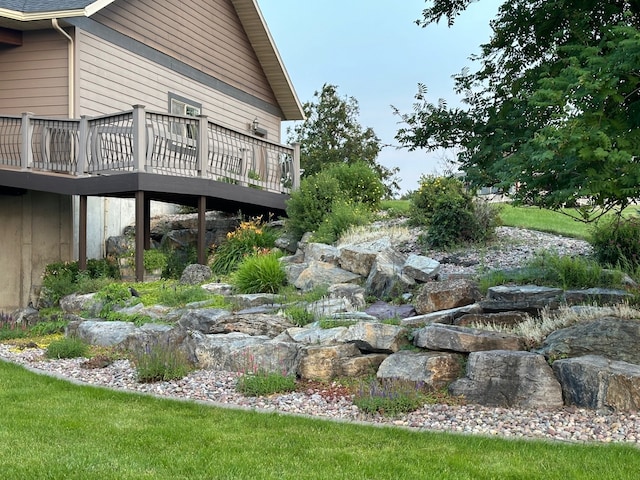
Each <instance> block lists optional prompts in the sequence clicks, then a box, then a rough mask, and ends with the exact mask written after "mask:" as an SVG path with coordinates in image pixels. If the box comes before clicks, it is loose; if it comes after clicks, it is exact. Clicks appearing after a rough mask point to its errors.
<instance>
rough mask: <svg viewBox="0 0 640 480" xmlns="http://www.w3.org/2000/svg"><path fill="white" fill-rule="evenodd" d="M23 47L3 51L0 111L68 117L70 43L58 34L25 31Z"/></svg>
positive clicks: (1, 55) (0, 67) (9, 113)
mask: <svg viewBox="0 0 640 480" xmlns="http://www.w3.org/2000/svg"><path fill="white" fill-rule="evenodd" d="M23 42H24V43H23V45H22V46H20V47H14V48H6V49H0V112H1V113H2V114H4V115H18V114H20V113H22V112H27V111H29V112H33V113H35V114H37V115H46V116H61V117H66V116H67V114H68V103H67V102H68V69H67V58H68V49H67V41H66V40H65V39H64V38H63V37H62V36H61V35H60V34H59V33H57V32H54V31H52V30H49V31H33V32H24V35H23Z"/></svg>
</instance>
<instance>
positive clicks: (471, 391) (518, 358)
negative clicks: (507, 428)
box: [449, 350, 563, 408]
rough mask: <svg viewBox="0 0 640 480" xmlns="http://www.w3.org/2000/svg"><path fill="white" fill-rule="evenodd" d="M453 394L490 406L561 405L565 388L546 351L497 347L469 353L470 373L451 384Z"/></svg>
mask: <svg viewBox="0 0 640 480" xmlns="http://www.w3.org/2000/svg"><path fill="white" fill-rule="evenodd" d="M449 392H450V393H451V394H452V395H455V396H459V395H462V396H463V397H464V398H465V400H466V401H468V402H470V403H477V404H480V405H485V406H489V407H519V408H557V407H561V406H562V405H563V401H562V388H561V386H560V383H559V382H558V380H557V379H556V377H555V376H554V375H553V371H552V370H551V367H550V366H549V365H548V364H547V362H546V360H545V358H544V357H543V356H542V355H537V354H535V353H531V352H513V351H505V350H494V351H490V352H474V353H471V354H469V359H468V361H467V373H466V377H464V378H461V379H459V380H456V381H455V382H453V383H452V384H451V385H450V386H449Z"/></svg>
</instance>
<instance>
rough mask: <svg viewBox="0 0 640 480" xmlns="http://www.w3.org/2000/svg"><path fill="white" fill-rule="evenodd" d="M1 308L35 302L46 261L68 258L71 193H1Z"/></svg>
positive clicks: (11, 308)
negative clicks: (65, 194)
mask: <svg viewBox="0 0 640 480" xmlns="http://www.w3.org/2000/svg"><path fill="white" fill-rule="evenodd" d="M0 224H2V225H3V228H1V229H0V245H2V248H1V249H0V266H1V268H2V273H3V275H2V282H3V287H2V288H0V311H5V312H10V311H12V310H14V309H16V308H18V307H24V306H26V305H27V304H28V303H29V302H30V301H32V302H34V304H35V303H36V299H37V295H36V294H37V292H38V291H39V288H40V285H41V283H42V273H43V272H44V268H45V266H46V265H47V264H49V263H53V262H58V261H68V260H71V254H72V248H71V241H72V219H71V197H69V196H64V195H56V194H52V193H43V192H33V191H31V192H28V193H27V194H25V195H20V196H15V197H14V196H6V195H3V196H0Z"/></svg>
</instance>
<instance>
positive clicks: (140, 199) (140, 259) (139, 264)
mask: <svg viewBox="0 0 640 480" xmlns="http://www.w3.org/2000/svg"><path fill="white" fill-rule="evenodd" d="M144 197H145V195H144V192H143V191H137V192H136V247H135V265H136V282H144V230H145V226H144V224H145V221H144V203H145V198H144Z"/></svg>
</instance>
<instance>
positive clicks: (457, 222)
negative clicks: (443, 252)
mask: <svg viewBox="0 0 640 480" xmlns="http://www.w3.org/2000/svg"><path fill="white" fill-rule="evenodd" d="M469 206H470V205H469V203H468V202H467V200H466V199H464V198H454V197H451V198H443V199H442V200H440V201H438V202H437V203H436V205H435V208H434V209H433V212H432V214H431V219H430V221H431V223H430V225H429V228H428V230H427V233H426V235H424V236H423V237H422V240H423V241H424V243H425V244H426V246H427V247H429V248H449V247H452V246H455V245H458V244H460V243H464V242H469V241H472V240H473V239H474V237H473V235H474V232H475V231H476V225H475V219H474V217H473V210H472V209H470V208H469Z"/></svg>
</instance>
